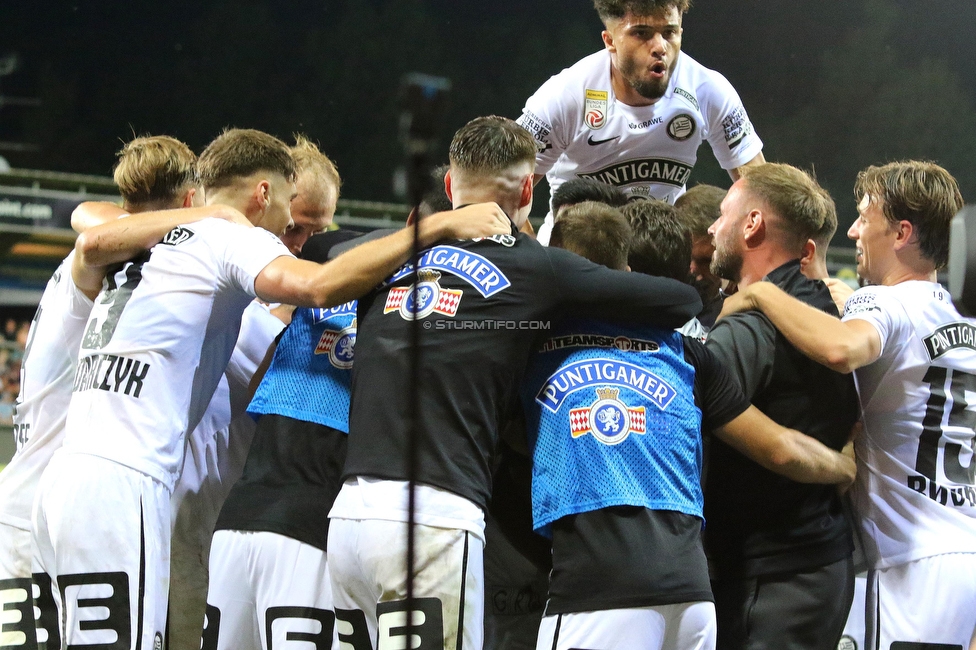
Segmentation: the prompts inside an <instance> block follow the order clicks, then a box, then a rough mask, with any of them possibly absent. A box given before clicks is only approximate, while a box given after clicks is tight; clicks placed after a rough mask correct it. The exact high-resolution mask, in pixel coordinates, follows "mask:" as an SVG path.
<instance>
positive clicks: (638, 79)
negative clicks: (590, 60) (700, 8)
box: [603, 6, 681, 100]
mask: <svg viewBox="0 0 976 650" xmlns="http://www.w3.org/2000/svg"><path fill="white" fill-rule="evenodd" d="M603 41H604V43H605V44H606V45H607V48H608V49H609V50H610V56H611V60H612V61H613V64H614V66H615V67H616V68H617V70H618V71H619V72H620V75H621V76H622V77H623V78H624V79H625V80H626V81H627V83H628V84H630V86H631V87H632V88H633V89H634V90H635V91H637V93H638V94H639V95H641V96H642V97H644V98H645V99H651V100H655V99H660V98H661V97H662V96H664V93H665V91H666V90H667V89H668V81H670V79H671V74H672V73H673V72H674V66H675V65H677V63H678V53H679V52H680V51H681V13H680V12H679V11H678V9H677V8H676V7H674V6H670V7H667V8H665V9H660V10H658V11H656V12H654V13H652V14H650V15H648V16H635V15H634V14H633V13H632V12H629V11H628V12H627V14H626V15H625V16H624V17H623V18H621V19H619V20H614V21H611V22H610V23H608V24H607V29H606V30H605V31H604V32H603Z"/></svg>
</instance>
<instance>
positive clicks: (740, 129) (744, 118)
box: [722, 106, 752, 149]
mask: <svg viewBox="0 0 976 650" xmlns="http://www.w3.org/2000/svg"><path fill="white" fill-rule="evenodd" d="M722 129H723V130H724V131H725V144H727V145H729V149H735V148H736V147H738V146H739V145H740V144H741V143H742V140H743V139H744V138H745V137H746V136H747V135H749V134H750V133H752V123H751V122H750V121H749V116H748V115H746V109H745V108H743V107H742V106H739V107H738V108H736V109H735V110H733V111H732V112H731V113H729V114H728V115H726V116H725V119H724V120H722Z"/></svg>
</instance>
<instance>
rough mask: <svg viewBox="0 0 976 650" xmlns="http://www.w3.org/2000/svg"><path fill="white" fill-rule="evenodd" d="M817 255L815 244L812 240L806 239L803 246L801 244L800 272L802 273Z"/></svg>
mask: <svg viewBox="0 0 976 650" xmlns="http://www.w3.org/2000/svg"><path fill="white" fill-rule="evenodd" d="M816 254H817V242H815V241H813V240H812V239H808V240H807V242H806V243H805V244H803V250H802V251H800V271H801V272H802V271H803V270H804V269H805V268H807V266H809V265H810V263H811V262H813V258H814V257H815V256H816Z"/></svg>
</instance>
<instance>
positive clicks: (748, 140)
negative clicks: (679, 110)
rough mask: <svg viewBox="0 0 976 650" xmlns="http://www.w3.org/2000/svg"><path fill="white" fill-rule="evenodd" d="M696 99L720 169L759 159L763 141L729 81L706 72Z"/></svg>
mask: <svg viewBox="0 0 976 650" xmlns="http://www.w3.org/2000/svg"><path fill="white" fill-rule="evenodd" d="M698 97H699V99H700V100H701V101H702V112H703V113H704V117H705V120H706V122H707V124H708V135H707V138H708V144H709V145H710V146H711V147H712V153H714V154H715V158H716V159H717V160H718V162H719V164H720V165H721V166H722V169H725V170H730V169H735V168H736V167H741V166H742V165H744V164H746V163H747V162H749V161H750V160H752V159H753V158H755V157H756V156H757V155H759V153H760V152H761V151H762V148H763V143H762V140H760V139H759V136H758V135H757V134H756V130H755V129H754V128H753V126H752V122H750V121H749V115H748V114H747V113H746V109H745V107H744V106H743V105H742V100H741V99H739V94H738V93H737V92H736V91H735V88H733V87H732V84H730V83H729V80H728V79H726V78H725V77H724V76H722V75H721V74H719V73H718V72H715V71H714V70H709V71H708V75H707V76H706V77H705V78H704V82H703V83H702V84H701V85H700V86H699V88H698Z"/></svg>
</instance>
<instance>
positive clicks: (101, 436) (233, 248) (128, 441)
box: [63, 219, 291, 490]
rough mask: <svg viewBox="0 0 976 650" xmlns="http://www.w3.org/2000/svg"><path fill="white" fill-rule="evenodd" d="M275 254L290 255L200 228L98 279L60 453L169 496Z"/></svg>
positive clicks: (219, 228) (270, 243)
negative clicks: (106, 466) (118, 467)
mask: <svg viewBox="0 0 976 650" xmlns="http://www.w3.org/2000/svg"><path fill="white" fill-rule="evenodd" d="M283 255H289V256H290V255H291V253H289V252H288V249H287V248H286V247H285V245H284V244H282V243H281V241H280V240H279V239H278V238H277V237H275V236H274V235H272V234H271V233H269V232H267V231H266V230H262V229H260V228H246V227H244V226H240V225H237V224H233V223H230V222H228V221H223V220H220V219H205V220H203V221H198V222H196V223H193V224H190V225H185V226H179V227H177V228H174V229H173V230H172V231H170V232H169V233H168V234H167V235H166V237H164V238H163V241H162V242H161V243H159V244H157V245H156V246H155V247H153V249H152V250H151V251H149V252H147V253H145V254H143V255H141V256H139V257H137V258H135V259H133V260H131V261H129V262H127V263H126V264H125V265H124V266H123V267H122V268H121V269H120V270H119V271H117V272H116V273H114V274H110V275H109V276H107V277H106V279H105V285H104V286H103V289H102V292H101V293H100V294H99V296H98V298H97V299H96V300H95V306H94V307H93V308H92V313H91V317H90V318H89V320H88V325H87V327H86V331H85V334H84V336H83V337H82V342H81V352H80V358H79V360H78V372H77V374H76V376H75V382H74V394H73V395H72V399H71V405H70V407H69V409H68V422H67V431H66V434H65V441H64V446H63V451H65V452H76V453H86V454H92V455H95V456H101V457H103V458H107V459H109V460H112V461H115V462H117V463H121V464H123V465H126V466H128V467H131V468H132V469H135V470H138V471H140V472H143V473H144V474H148V475H149V476H152V477H153V478H155V479H156V480H158V481H161V482H162V483H163V484H164V485H166V486H167V487H168V488H169V489H170V490H172V489H173V485H174V483H175V481H176V479H177V477H178V475H179V472H180V468H181V466H182V464H183V449H184V438H185V435H186V432H187V431H188V430H192V429H193V427H195V426H196V424H197V423H198V422H199V421H200V418H201V417H202V416H203V413H204V411H205V410H206V408H207V406H208V405H209V403H210V399H211V397H212V396H213V393H214V390H215V388H216V386H217V383H218V381H219V380H220V377H221V375H222V374H223V373H224V369H225V368H226V367H227V361H228V359H229V358H230V355H231V352H232V350H233V349H234V344H235V343H236V341H237V335H238V331H239V329H240V325H241V315H242V314H243V313H244V310H245V308H247V306H248V305H249V304H250V302H251V300H252V299H253V298H254V279H255V277H257V275H258V274H259V273H260V272H261V270H262V269H264V267H265V266H267V265H268V264H269V263H271V262H272V261H273V260H274V259H276V258H278V257H280V256H283Z"/></svg>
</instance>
